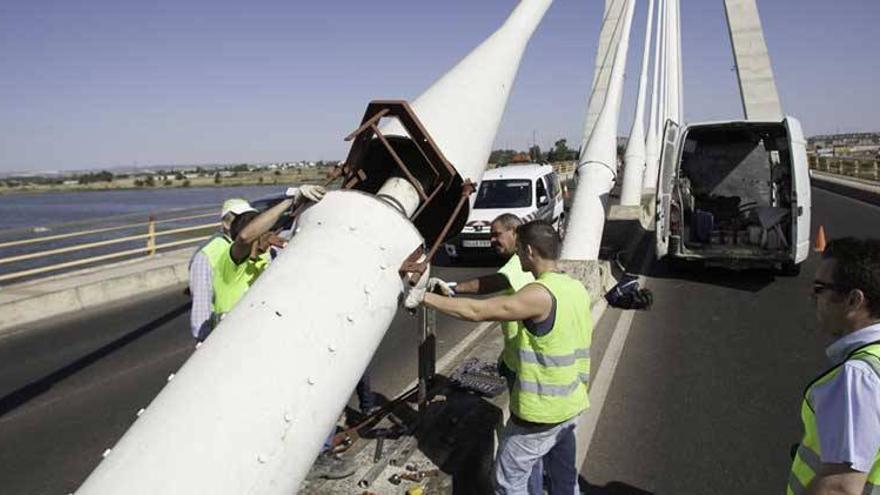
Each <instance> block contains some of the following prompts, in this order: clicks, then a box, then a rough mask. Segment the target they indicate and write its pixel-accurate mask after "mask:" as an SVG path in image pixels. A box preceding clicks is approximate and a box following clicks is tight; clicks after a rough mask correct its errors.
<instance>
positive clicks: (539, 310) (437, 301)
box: [424, 284, 553, 321]
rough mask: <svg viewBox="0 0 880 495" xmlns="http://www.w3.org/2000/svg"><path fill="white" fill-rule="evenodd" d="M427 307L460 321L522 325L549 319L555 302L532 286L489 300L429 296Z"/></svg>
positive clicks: (425, 300) (546, 293) (539, 287)
mask: <svg viewBox="0 0 880 495" xmlns="http://www.w3.org/2000/svg"><path fill="white" fill-rule="evenodd" d="M424 304H425V306H427V307H429V308H434V309H436V310H437V311H440V312H441V313H445V314H447V315H450V316H452V317H455V318H458V319H460V320H467V321H519V320H530V319H538V320H543V319H546V317H547V315H549V313H550V311H551V309H552V305H553V301H552V299H551V297H550V293H549V292H548V291H547V290H546V289H544V288H543V287H541V286H539V285H537V284H529V285H527V286H525V287H524V288H523V289H522V290H520V291H519V292H517V293H516V294H513V295H510V296H498V297H491V298H489V299H471V298H462V297H457V298H451V297H444V296H441V295H438V294H432V293H427V294H425V297H424Z"/></svg>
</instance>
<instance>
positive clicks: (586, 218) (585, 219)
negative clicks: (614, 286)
mask: <svg viewBox="0 0 880 495" xmlns="http://www.w3.org/2000/svg"><path fill="white" fill-rule="evenodd" d="M634 5H635V0H628V1H627V5H626V11H625V12H626V14H625V21H624V26H623V31H622V32H621V37H620V43H619V44H618V47H617V53H615V56H614V68H613V69H612V71H611V80H610V83H609V86H608V95H607V96H606V99H605V105H604V107H603V108H602V112H601V113H600V114H599V118H598V119H597V120H596V126H595V127H594V128H593V132H592V134H591V136H590V140H589V142H588V143H587V146H586V147H585V148H584V149H582V150H581V156H580V159H579V160H578V187H577V192H575V198H574V203H573V204H572V207H571V212H570V217H569V220H568V225H567V227H566V234H565V240H564V241H563V244H562V259H566V260H581V261H583V260H596V259H598V257H599V247H600V244H601V241H602V231H603V229H604V227H605V208H606V204H607V199H608V193H609V192H611V188H612V187H613V185H614V180H615V178H616V176H617V124H618V121H619V117H620V100H621V94H622V93H623V76H624V72H625V71H626V55H627V51H628V49H629V37H630V30H631V28H632V18H633V11H634Z"/></svg>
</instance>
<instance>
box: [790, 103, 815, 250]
mask: <svg viewBox="0 0 880 495" xmlns="http://www.w3.org/2000/svg"><path fill="white" fill-rule="evenodd" d="M785 129H786V131H788V145H789V150H791V166H792V177H793V180H792V188H794V191H793V193H794V194H792V198H793V200H794V201H793V204H792V215H797V217H796V219H795V221H794V222H791V228H792V229H794V232H792V235H791V238H792V239H795V246H796V249H795V257H794V262H795V263H800V262H802V261H804V260H805V259H807V256H808V255H809V254H810V229H811V228H812V227H811V225H810V209H811V206H812V200H811V197H810V195H811V193H810V170H809V168H810V167H809V165H808V162H807V141H806V139H804V131H803V130H802V129H801V123H800V122H799V121H798V120H797V119H796V118H794V117H786V118H785Z"/></svg>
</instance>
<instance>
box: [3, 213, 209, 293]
mask: <svg viewBox="0 0 880 495" xmlns="http://www.w3.org/2000/svg"><path fill="white" fill-rule="evenodd" d="M212 209H213V207H212ZM190 211H191V210H190ZM174 213H176V214H180V213H182V212H179V211H178V212H174ZM167 214H168V213H165V214H164V215H167ZM209 217H210V218H217V214H216V213H213V212H212V213H200V214H185V215H182V216H177V217H167V218H162V219H158V220H157V219H156V216H155V215H150V216H149V217H148V219H147V221H141V222H133V223H126V224H123V225H112V226H106V227H98V228H87V229H85V230H78V231H72V232H64V233H61V234H52V235H45V236H40V237H31V238H26V239H15V240H7V241H2V240H0V268H6V266H10V265H11V266H13V267H14V265H15V264H20V265H21V264H26V265H31V266H19V267H18V268H13V269H12V270H11V271H8V272H6V273H0V282H6V281H9V280H20V279H25V278H28V277H33V276H34V275H40V274H45V273H50V272H60V271H63V270H68V269H70V268H75V267H82V266H87V265H95V264H98V263H100V262H103V261H107V260H118V259H122V258H132V257H135V256H137V255H145V256H147V257H150V256H154V255H155V254H156V253H157V251H160V250H166V249H168V248H172V247H180V246H186V245H191V244H195V243H198V242H202V241H204V240H206V239H208V238H210V235H211V231H213V230H216V229H217V227H219V225H220V223H219V222H210V223H198V224H196V225H187V226H180V225H181V223H187V222H192V221H196V220H199V219H205V218H209ZM125 218H126V219H130V218H131V216H130V215H126V216H125ZM100 220H101V221H107V220H108V219H100ZM76 225H77V226H82V225H83V224H82V222H77V223H76ZM159 226H168V227H170V228H166V229H164V230H159V229H158V228H157V227H159ZM55 229H56V230H64V229H65V225H63V224H62V225H59V226H56V227H55ZM138 231H139V232H138ZM16 234H17V233H16ZM116 234H121V235H120V236H117V235H116ZM108 235H110V236H111V238H107V236H108ZM169 236H170V239H169V240H167V241H166V242H161V243H160V242H159V241H160V239H167V238H168V237H169ZM76 238H86V241H85V242H79V243H74V244H70V243H69V241H70V240H71V239H76ZM38 244H44V245H48V246H49V247H48V248H47V249H42V250H40V251H33V250H32V249H33V246H35V245H38ZM59 244H66V245H59ZM137 244H140V245H139V246H138V245H137ZM4 250H5V251H12V252H9V253H6V254H3V253H2V251H4ZM90 250H91V251H92V253H91V255H90V256H85V257H75V259H70V258H71V255H74V253H76V254H80V253H83V252H86V251H90ZM95 250H99V251H102V252H98V253H95V252H94V251H95ZM74 256H76V255H74ZM51 258H55V260H54V261H52V260H51ZM59 258H61V259H59ZM33 265H38V266H33Z"/></svg>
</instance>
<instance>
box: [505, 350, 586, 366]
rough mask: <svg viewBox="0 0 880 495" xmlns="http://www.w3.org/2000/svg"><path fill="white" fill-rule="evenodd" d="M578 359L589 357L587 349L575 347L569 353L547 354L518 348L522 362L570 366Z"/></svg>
mask: <svg viewBox="0 0 880 495" xmlns="http://www.w3.org/2000/svg"><path fill="white" fill-rule="evenodd" d="M578 359H590V350H589V349H577V350H575V351H574V352H573V353H571V354H564V355H561V356H547V355H544V354H539V353H537V352H534V351H530V350H527V349H520V350H519V360H520V362H522V363H531V364H540V365H541V366H546V367H562V366H571V365H573V364H574V362H575V361H576V360H578Z"/></svg>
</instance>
